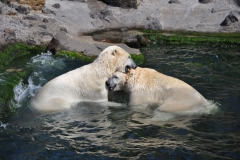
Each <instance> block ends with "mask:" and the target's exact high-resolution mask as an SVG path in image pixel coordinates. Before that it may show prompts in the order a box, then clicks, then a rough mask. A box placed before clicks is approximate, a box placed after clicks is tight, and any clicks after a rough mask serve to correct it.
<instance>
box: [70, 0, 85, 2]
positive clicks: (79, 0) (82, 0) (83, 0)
mask: <svg viewBox="0 0 240 160" xmlns="http://www.w3.org/2000/svg"><path fill="white" fill-rule="evenodd" d="M68 1H78V2H87V0H68Z"/></svg>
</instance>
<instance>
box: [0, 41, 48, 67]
mask: <svg viewBox="0 0 240 160" xmlns="http://www.w3.org/2000/svg"><path fill="white" fill-rule="evenodd" d="M45 50H46V47H45V46H32V45H27V44H24V43H16V44H11V45H7V46H5V47H3V49H1V50H0V70H1V69H3V67H4V66H6V65H8V64H9V63H10V62H11V61H13V60H14V59H15V58H18V57H22V56H25V55H31V54H37V53H41V52H44V51H45Z"/></svg>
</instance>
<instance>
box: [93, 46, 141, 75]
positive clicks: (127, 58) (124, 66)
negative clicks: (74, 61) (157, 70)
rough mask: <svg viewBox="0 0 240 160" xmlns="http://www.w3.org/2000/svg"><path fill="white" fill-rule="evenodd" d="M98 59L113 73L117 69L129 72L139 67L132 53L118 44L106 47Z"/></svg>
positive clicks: (98, 61)
mask: <svg viewBox="0 0 240 160" xmlns="http://www.w3.org/2000/svg"><path fill="white" fill-rule="evenodd" d="M96 61H97V63H101V64H102V65H103V66H106V67H107V70H109V72H112V73H114V72H116V71H119V72H123V73H127V72H128V70H129V69H131V68H133V69H135V68H136V67H137V65H136V64H135V62H134V61H133V60H132V58H131V55H130V54H129V53H128V52H126V51H125V50H124V49H122V48H121V47H118V46H109V47H107V48H106V49H104V50H103V51H102V52H101V53H100V54H99V56H98V58H97V59H96Z"/></svg>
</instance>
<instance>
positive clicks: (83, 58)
mask: <svg viewBox="0 0 240 160" xmlns="http://www.w3.org/2000/svg"><path fill="white" fill-rule="evenodd" d="M57 55H60V56H67V57H68V58H71V59H77V60H81V61H84V62H87V63H90V62H93V61H94V59H95V58H96V57H91V56H86V55H84V54H83V53H79V52H76V51H66V50H61V51H60V52H59V53H57Z"/></svg>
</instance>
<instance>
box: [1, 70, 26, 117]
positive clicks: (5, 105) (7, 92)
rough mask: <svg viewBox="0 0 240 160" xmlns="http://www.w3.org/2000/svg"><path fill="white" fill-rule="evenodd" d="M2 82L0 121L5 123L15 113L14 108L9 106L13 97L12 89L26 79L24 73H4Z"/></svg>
mask: <svg viewBox="0 0 240 160" xmlns="http://www.w3.org/2000/svg"><path fill="white" fill-rule="evenodd" d="M3 76H4V78H5V79H4V80H3V82H2V83H0V88H1V90H0V121H5V120H6V119H7V118H8V117H9V116H11V115H12V114H14V113H15V111H16V107H14V106H12V105H11V100H12V98H13V97H14V92H13V89H14V87H15V86H16V85H18V84H19V82H20V81H21V80H25V79H26V78H27V77H28V74H27V72H26V71H22V72H17V73H4V75H3Z"/></svg>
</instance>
